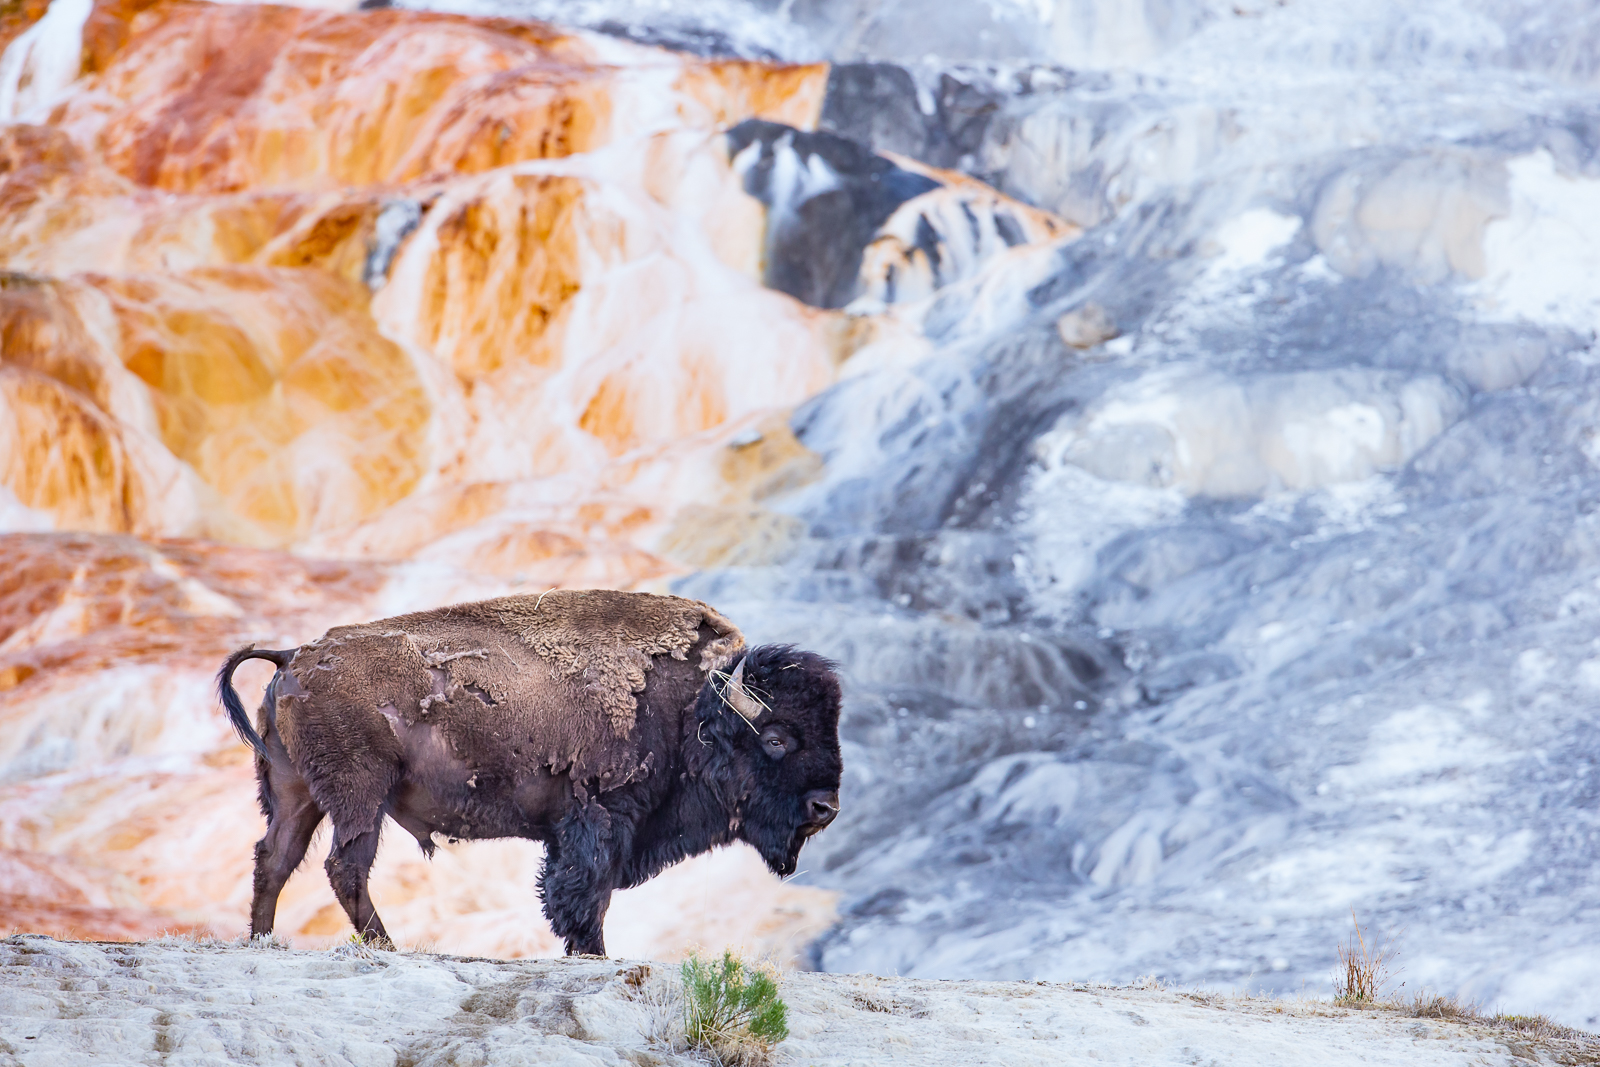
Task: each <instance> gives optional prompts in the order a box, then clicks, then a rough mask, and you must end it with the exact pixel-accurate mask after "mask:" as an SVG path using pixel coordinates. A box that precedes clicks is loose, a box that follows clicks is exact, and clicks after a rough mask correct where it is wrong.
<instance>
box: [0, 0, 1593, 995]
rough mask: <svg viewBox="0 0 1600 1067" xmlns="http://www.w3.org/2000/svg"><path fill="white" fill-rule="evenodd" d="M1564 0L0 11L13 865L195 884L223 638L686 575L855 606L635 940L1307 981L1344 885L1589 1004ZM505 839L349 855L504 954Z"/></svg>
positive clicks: (1582, 20) (1580, 425)
mask: <svg viewBox="0 0 1600 1067" xmlns="http://www.w3.org/2000/svg"><path fill="white" fill-rule="evenodd" d="M335 6H338V5H335ZM424 8H436V9H439V10H423V9H424ZM445 8H448V9H449V10H443V9H445ZM1597 11H1600V9H1597V8H1596V7H1595V5H1594V4H1593V3H1592V2H1590V0H1572V2H1570V3H1557V4H1553V5H1552V4H1548V3H1546V4H1535V3H1531V2H1524V0H1425V2H1419V3H1414V4H1406V5H1393V4H1388V3H1382V2H1379V0H1355V2H1351V0H1294V2H1292V3H1282V2H1274V3H1268V2H1258V0H1243V2H1226V3H1223V2H1213V0H1174V2H1171V3H1168V2H1163V3H1153V2H1152V3H1123V2H1120V0H1056V2H1051V3H1026V4H1024V3H1020V2H1016V3H1013V2H1011V0H1004V2H996V3H992V4H991V3H984V4H976V3H975V4H970V5H957V6H954V7H952V5H950V4H948V3H944V2H943V0H893V2H888V3H878V2H876V0H873V2H865V0H863V2H856V0H797V2H796V3H792V4H790V3H785V4H778V5H774V4H770V3H767V2H765V0H749V2H745V0H715V2H712V0H707V2H699V3H694V4H676V3H673V2H671V0H637V2H636V0H582V2H569V0H559V2H554V0H551V2H546V0H437V2H418V3H415V4H413V5H411V6H408V7H400V8H392V9H387V10H377V11H364V12H355V11H349V10H346V11H326V10H324V11H311V10H305V9H294V8H284V7H263V6H254V5H241V6H234V7H224V6H212V5H206V4H198V3H188V2H183V0H161V2H157V3H148V4H147V3H145V2H144V0H101V2H98V3H94V2H90V0H55V2H54V3H52V4H50V5H49V6H48V11H46V9H45V5H42V4H38V3H34V2H32V0H29V2H26V3H20V4H12V5H8V6H6V7H5V8H4V9H3V12H0V40H8V41H9V42H10V43H9V45H7V47H6V50H5V52H4V56H3V58H0V118H4V119H9V120H13V121H10V122H8V123H7V124H6V125H5V126H3V127H0V270H3V271H5V272H6V273H4V274H3V275H0V341H3V343H0V413H3V414H0V486H3V490H0V528H3V529H5V530H7V531H11V532H9V533H7V534H6V535H5V539H4V541H3V542H0V554H3V557H4V559H5V560H6V561H8V562H9V561H13V560H15V561H18V562H19V566H17V567H15V568H9V569H8V570H6V571H5V572H3V574H0V581H4V582H5V583H7V584H6V585H5V586H4V597H5V600H4V604H3V606H0V611H3V613H4V614H3V621H0V748H3V757H4V760H5V762H4V764H3V765H0V848H3V849H4V850H5V851H4V853H3V864H0V877H3V879H4V882H3V886H0V888H3V891H4V892H5V893H7V894H9V895H8V896H7V897H6V900H7V902H8V903H7V904H6V907H7V908H8V909H9V911H8V914H10V915H12V916H14V917H16V919H15V921H16V922H17V923H18V924H19V925H23V926H26V927H27V928H29V929H36V930H50V929H66V928H76V929H80V930H83V931H85V932H95V931H97V932H100V933H102V934H104V935H105V936H112V935H119V936H136V935H139V934H141V933H148V932H152V931H155V930H159V929H162V928H163V927H167V926H191V927H208V928H211V929H220V930H223V931H224V932H232V931H233V930H235V929H237V926H238V924H239V922H240V919H241V915H242V908H243V905H244V899H243V898H244V894H245V887H246V878H247V874H246V858H247V855H248V853H247V851H246V848H245V844H246V843H247V842H248V841H249V839H250V838H251V837H253V836H254V834H255V833H256V832H257V827H258V822H257V818H256V816H255V815H254V814H253V812H252V811H251V810H250V808H249V803H248V799H249V783H248V781H247V774H246V771H247V768H245V767H244V765H243V764H242V763H240V762H239V750H238V747H237V746H236V745H235V744H234V743H233V742H232V741H230V740H229V739H228V738H227V737H226V735H225V734H224V733H223V732H222V730H221V728H220V723H219V722H218V721H217V719H216V717H215V715H214V711H213V709H212V707H211V705H210V702H209V698H208V697H207V696H206V695H205V692H204V678H205V675H206V674H207V673H209V669H210V664H211V663H213V662H215V660H216V658H217V656H218V655H220V654H221V652H223V651H224V650H225V649H226V648H227V646H228V645H229V644H231V643H233V642H239V641H244V640H253V639H260V640H266V641H272V642H275V643H280V644H281V643H290V642H293V641H298V640H302V639H304V638H305V637H307V636H310V635H311V634H314V633H315V632H317V631H318V630H320V629H321V627H323V626H324V625H326V624H327V623H329V622H333V621H347V620H350V619H356V618H369V617H374V616H377V615H381V614H385V613H388V612H390V611H393V610H398V609H402V608H409V607H416V606H422V605H424V604H432V603H439V602H442V601H446V600H450V599H454V598H461V597H466V596H472V595H479V594H482V593H488V592H495V591H501V590H505V589H510V588H530V589H544V588H549V587H550V586H553V585H558V584H578V585H582V584H597V583H599V584H614V585H627V586H635V587H638V586H650V587H656V588H660V587H667V586H670V587H672V588H676V589H678V590H680V591H683V592H687V593H690V594H693V595H698V596H703V597H705V598H707V599H710V600H712V601H714V602H715V603H717V604H718V606H719V607H721V608H722V609H724V610H725V611H726V612H728V613H729V614H730V615H731V616H732V617H734V618H735V619H736V620H737V621H739V622H740V624H741V625H742V626H744V627H745V629H746V630H747V632H748V633H750V634H751V635H752V636H753V637H755V638H757V639H758V640H790V641H796V642H800V643H803V644H806V645H808V646H811V647H814V648H817V649H819V650H821V651H823V652H825V653H827V654H829V655H832V656H834V657H835V658H836V659H838V660H839V661H840V663H841V664H842V667H843V670H844V672H845V675H846V679H847V688H848V694H849V701H848V706H847V708H846V714H845V720H844V732H845V736H846V741H847V745H848V748H847V752H846V764H847V773H848V779H847V782H846V787H845V812H846V813H845V815H844V816H842V817H841V819H840V820H839V821H838V823H837V824H836V825H835V826H834V827H833V828H831V829H830V831H829V832H828V834H826V835H824V836H823V837H821V838H819V839H818V840H817V841H816V842H815V843H814V844H813V845H812V846H809V847H808V852H807V861H806V864H805V866H806V867H807V868H808V870H807V872H806V873H805V875H804V876H803V878H802V880H803V881H804V883H806V884H804V885H788V886H779V885H777V884H776V883H774V882H772V881H771V880H770V879H766V878H765V876H764V875H761V874H760V873H759V872H754V871H751V870H749V869H748V868H741V869H739V870H731V871H730V870H726V869H717V868H714V867H707V866H704V865H702V866H697V867H686V868H684V869H683V870H681V871H677V872H674V873H673V874H671V875H669V876H667V877H666V878H665V879H664V880H662V881H661V882H658V883H655V884H653V886H647V887H644V888H642V889H641V890H640V891H639V892H640V893H646V894H648V893H651V892H659V893H661V894H662V895H661V896H660V897H658V898H637V899H639V900H640V904H639V906H637V907H635V906H633V905H631V904H630V905H627V906H624V905H623V904H621V903H619V906H618V908H616V909H613V912H612V921H613V923H614V924H615V923H618V922H622V923H629V922H631V923H633V924H634V926H633V929H634V930H635V931H636V932H637V934H638V936H639V937H640V939H641V940H638V941H628V940H626V939H619V938H618V937H617V936H616V932H615V931H613V944H615V945H616V946H617V947H618V949H619V950H620V951H625V952H628V953H630V954H635V955H639V956H650V957H653V958H661V957H668V956H671V955H672V954H674V953H676V952H681V951H682V950H683V948H684V947H685V946H686V945H687V944H688V943H690V942H691V941H692V940H697V939H699V940H713V939H727V940H735V941H737V940H747V941H748V940H752V939H754V940H759V941H760V942H761V943H762V944H767V945H772V946H778V945H782V946H786V947H784V948H782V949H781V951H783V952H785V953H796V952H804V953H807V954H809V955H810V957H811V958H812V959H813V960H814V961H815V962H816V963H818V964H820V965H821V966H822V967H824V968H825V969H833V970H840V971H870V972H876V973H880V974H891V973H898V974H909V975H915V976H918V977H922V978H944V977H950V978H956V977H959V978H977V977H986V978H1028V979H1053V980H1067V979H1073V980H1077V979H1084V978H1089V979H1095V980H1116V981H1128V980H1131V979H1133V978H1135V977H1137V976H1139V975H1145V974H1152V973H1153V974H1158V975H1161V976H1163V977H1165V978H1168V979H1170V980H1176V981H1181V982H1183V983H1185V984H1188V983H1197V984H1205V985H1207V986H1211V987H1219V988H1227V987H1229V986H1231V985H1237V984H1240V983H1243V982H1245V981H1247V980H1248V981H1252V982H1260V983H1265V984H1267V985H1269V986H1270V987H1272V988H1274V989H1277V990H1282V991H1290V992H1292V991H1296V990H1300V989H1302V988H1312V989H1325V988H1326V986H1325V984H1324V983H1325V982H1326V978H1327V975H1328V973H1329V970H1330V964H1331V962H1332V952H1333V947H1334V945H1335V944H1336V943H1337V942H1338V941H1339V939H1340V937H1341V935H1342V934H1343V933H1344V931H1345V930H1346V929H1347V928H1348V923H1349V916H1350V912H1351V910H1352V909H1355V910H1357V911H1358V913H1359V914H1360V915H1361V917H1362V918H1363V919H1364V920H1365V921H1367V922H1368V923H1369V925H1373V926H1377V927H1379V928H1383V929H1387V930H1399V929H1402V928H1403V929H1405V930H1406V931H1407V934H1406V938H1405V941H1404V942H1403V945H1402V951H1403V965H1404V967H1405V968H1406V971H1405V974H1406V977H1407V979H1408V980H1409V981H1410V982H1411V984H1412V986H1413V987H1414V986H1416V985H1419V984H1424V985H1432V986H1436V987H1440V988H1443V989H1444V990H1446V991H1448V992H1461V993H1464V994H1466V995H1467V996H1469V997H1474V998H1478V999H1481V1000H1483V1001H1486V1002H1487V1003H1489V1004H1490V1005H1493V1006H1499V1007H1501V1008H1504V1009H1507V1010H1519V1011H1545V1012H1549V1013H1551V1014H1553V1015H1556V1016H1557V1017H1558V1018H1560V1019H1561V1020H1563V1021H1565V1022H1568V1023H1572V1024H1575V1025H1588V1026H1593V1025H1595V1024H1596V1021H1597V1020H1600V998H1597V994H1596V990H1600V956H1597V955H1596V953H1595V952H1594V951H1593V949H1592V948H1591V946H1592V945H1593V944H1594V943H1595V942H1596V934H1597V931H1600V881H1597V873H1596V867H1595V864H1594V854H1595V849H1596V847H1597V843H1600V814H1597V813H1600V773H1597V767H1600V733H1597V732H1596V729H1595V721H1596V708H1597V707H1600V594H1597V592H1596V590H1597V588H1600V538H1597V536H1596V519H1595V515H1596V511H1595V507H1594V502H1595V499H1596V496H1597V489H1600V474H1597V471H1600V446H1597V441H1600V408H1597V406H1596V403H1595V400H1594V397H1595V395H1596V388H1597V386H1600V361H1597V360H1596V358H1595V344H1594V338H1595V334H1596V331H1597V330H1600V289H1597V288H1596V285H1595V283H1594V279H1595V278H1596V277H1597V273H1596V264H1600V227H1597V224H1596V221H1595V220H1596V219H1600V212H1597V210H1596V204H1597V203H1600V107H1597V104H1596V100H1597V97H1596V93H1595V85H1596V80H1595V79H1596V72H1597V71H1600V61H1597V57H1600V53H1597V52H1596V50H1595V47H1594V42H1595V41H1596V40H1597V39H1600V38H1597V37H1596V35H1595V34H1594V33H1593V32H1591V30H1592V27H1593V26H1594V25H1596V23H1597V19H1600V13H1597ZM540 14H543V15H547V16H550V17H557V16H559V17H560V18H561V19H564V20H566V22H565V24H564V25H562V26H555V25H552V24H550V23H540V22H532V21H528V19H527V16H530V15H540ZM658 44H659V45H668V46H671V47H670V48H665V47H655V45H658ZM939 168H952V169H950V170H945V169H939ZM330 559H333V560H337V561H338V562H332V563H330V562H327V561H328V560H330ZM253 680H254V681H255V683H256V684H259V676H255V677H254V678H253ZM739 856H740V854H739V853H728V854H725V855H723V856H720V857H714V858H713V859H712V860H709V861H707V863H709V864H719V863H728V864H732V865H735V866H737V865H738V864H740V863H744V862H745V860H741V859H739V858H738V857H739ZM746 858H747V857H746ZM536 862H537V855H536V853H534V852H532V851H528V850H521V851H519V850H516V849H514V848H511V847H510V846H506V847H504V848H502V847H501V846H484V847H476V846H475V847H473V848H472V849H468V850H464V851H462V852H460V853H452V854H451V855H450V856H449V857H448V861H447V862H441V863H437V864H435V865H433V866H432V867H426V866H424V865H422V864H421V863H420V862H417V861H415V860H414V859H413V858H412V856H411V854H410V853H405V854H401V853H394V854H389V853H386V854H385V858H384V859H383V860H382V861H381V863H380V875H379V878H378V885H377V890H376V891H377V893H378V894H379V898H380V901H381V902H382V904H383V906H384V908H385V913H386V915H394V916H397V922H396V927H397V930H398V932H399V933H400V934H401V936H402V938H403V939H408V940H410V941H411V942H412V943H415V942H417V941H429V940H435V941H438V942H439V943H440V944H441V946H442V947H446V948H450V949H454V950H458V951H474V952H484V953H490V952H493V953H506V954H511V953H529V952H538V951H544V950H546V948H547V947H548V943H547V941H545V940H544V939H543V938H544V935H542V934H541V933H540V932H539V930H540V927H539V924H538V923H537V921H536V919H535V916H534V909H533V908H532V906H531V902H530V900H529V898H528V895H527V892H526V887H527V886H528V885H529V883H530V881H531V878H532V871H533V868H534V866H535V865H536ZM319 882H320V879H318V878H317V877H316V875H315V872H314V871H313V872H311V873H308V874H306V875H301V876H300V877H299V878H297V879H296V881H295V882H294V883H292V884H291V889H290V893H291V897H292V901H291V904H290V905H288V907H289V911H290V914H291V915H292V917H293V918H292V923H291V926H292V929H290V930H289V932H290V934H291V935H292V936H293V937H295V938H296V940H297V943H300V944H314V943H319V941H320V943H326V942H327V941H328V940H330V939H334V938H336V937H337V936H339V932H340V931H341V930H342V924H341V923H340V921H339V919H338V916H337V913H336V912H333V911H331V910H329V908H330V905H331V903H332V902H331V900H330V899H328V898H327V897H326V896H325V895H319V894H325V892H326V891H325V890H324V889H323V888H322V887H321V886H320V884H319ZM385 893H388V894H390V895H391V896H390V897H385V896H384V894H385ZM295 894H300V895H295ZM719 894H720V895H725V896H719ZM646 899H654V900H656V901H657V903H655V904H651V905H649V906H645V904H644V901H645V900H646ZM724 899H725V900H728V901H736V902H737V904H738V906H737V907H719V906H718V905H719V904H720V903H721V901H722V900H724ZM836 899H837V900H838V901H839V904H840V906H839V910H838V916H837V917H838V923H837V925H833V926H831V927H830V923H831V922H832V918H833V912H832V911H831V910H830V909H831V907H832V903H831V902H832V901H834V900H836ZM696 900H698V901H699V902H700V906H699V908H698V910H696V908H694V907H691V906H690V904H691V902H693V901H696ZM402 912H403V913H404V914H403V921H400V918H399V917H401V915H402ZM629 916H631V918H627V917H629ZM824 928H827V929H828V932H827V933H826V934H825V935H824V936H823V937H822V938H821V939H820V940H819V941H817V942H816V943H815V944H813V945H811V946H810V947H806V946H807V945H808V943H810V942H812V939H813V937H814V936H815V935H816V934H817V933H818V932H819V931H821V930H823V929H824ZM630 936H631V935H630ZM658 937H659V938H660V940H651V938H658Z"/></svg>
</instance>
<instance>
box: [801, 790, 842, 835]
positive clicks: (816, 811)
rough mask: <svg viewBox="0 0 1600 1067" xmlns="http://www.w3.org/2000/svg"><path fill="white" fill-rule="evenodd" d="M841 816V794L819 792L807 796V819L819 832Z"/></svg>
mask: <svg viewBox="0 0 1600 1067" xmlns="http://www.w3.org/2000/svg"><path fill="white" fill-rule="evenodd" d="M838 814H839V794H838V793H825V792H822V791H821V790H818V791H816V792H813V793H807V794H806V817H807V819H808V821H809V822H810V824H811V825H812V826H815V827H816V828H817V829H818V830H820V829H822V828H823V827H825V826H827V825H828V824H829V823H831V822H832V821H833V820H834V817H835V816H836V815H838Z"/></svg>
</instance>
